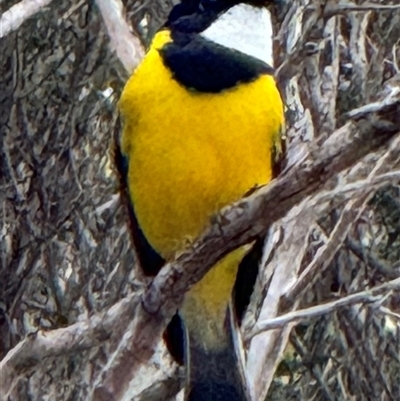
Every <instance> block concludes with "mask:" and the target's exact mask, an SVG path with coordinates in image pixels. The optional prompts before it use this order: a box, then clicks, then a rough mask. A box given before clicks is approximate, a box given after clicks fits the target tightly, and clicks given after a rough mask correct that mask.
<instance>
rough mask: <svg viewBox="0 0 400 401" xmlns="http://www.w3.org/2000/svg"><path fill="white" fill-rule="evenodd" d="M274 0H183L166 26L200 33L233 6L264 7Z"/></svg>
mask: <svg viewBox="0 0 400 401" xmlns="http://www.w3.org/2000/svg"><path fill="white" fill-rule="evenodd" d="M273 2H274V0H247V1H246V0H245V1H241V0H182V1H181V3H179V4H177V5H176V6H175V7H174V8H173V9H172V10H171V12H170V14H169V16H168V20H167V22H166V23H165V26H166V27H168V28H170V29H171V30H172V31H175V32H176V31H178V32H182V33H199V32H202V31H203V30H204V29H206V28H207V27H208V26H209V25H210V24H211V23H212V22H213V21H215V20H216V19H217V18H218V16H219V15H221V14H222V13H223V12H225V11H227V10H229V9H230V8H231V7H233V6H235V5H237V4H241V3H246V4H251V5H253V6H255V7H264V6H267V5H268V4H272V3H273Z"/></svg>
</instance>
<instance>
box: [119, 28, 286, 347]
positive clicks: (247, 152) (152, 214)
mask: <svg viewBox="0 0 400 401" xmlns="http://www.w3.org/2000/svg"><path fill="white" fill-rule="evenodd" d="M169 41H171V39H170V35H169V33H168V31H161V32H160V33H158V34H157V35H156V37H155V39H154V41H153V43H152V46H151V48H150V50H149V52H148V53H147V55H146V57H145V59H144V60H143V62H142V63H141V65H140V66H139V67H138V68H137V70H136V71H135V73H134V74H133V75H132V77H131V78H130V79H129V81H128V82H127V84H126V86H125V88H124V91H123V94H122V97H121V100H120V104H119V106H120V110H121V113H122V116H123V119H124V131H123V135H122V142H121V147H122V152H123V153H124V154H126V155H127V156H128V158H129V172H128V187H129V192H130V197H131V199H132V201H133V204H134V209H135V214H136V217H137V220H138V223H139V226H140V227H141V229H142V231H143V233H144V235H145V236H146V238H147V240H148V241H149V243H150V245H151V246H152V247H153V248H154V249H155V250H156V251H157V252H158V253H159V254H160V255H161V256H162V257H163V258H164V259H166V260H171V259H173V258H174V256H175V254H176V253H177V252H178V251H180V250H182V249H183V248H185V247H187V246H188V245H189V244H190V242H191V241H193V240H194V239H196V238H197V237H198V236H199V235H200V234H201V233H202V232H203V231H204V230H205V228H206V227H207V226H208V225H209V224H210V218H211V217H212V216H213V215H214V214H215V213H216V212H218V211H219V210H220V209H221V208H222V207H223V206H226V205H228V204H230V203H232V202H234V201H236V200H238V199H240V198H241V197H242V196H244V195H245V194H246V192H248V191H249V190H250V189H252V188H254V187H256V186H260V185H263V184H266V183H268V182H269V181H270V180H271V178H272V164H273V160H272V154H273V148H274V147H276V148H278V149H280V131H281V127H282V124H283V119H284V117H283V106H282V100H281V97H280V94H279V92H278V90H277V88H276V84H275V81H274V78H273V77H272V76H271V75H267V74H265V75H261V76H259V77H258V78H257V79H256V80H254V81H253V82H250V83H246V84H240V85H238V86H236V87H234V88H232V89H228V90H225V91H223V92H221V93H199V92H196V91H194V90H190V88H185V87H184V86H182V85H181V84H179V83H178V82H177V81H176V80H175V79H174V77H173V73H172V72H171V71H170V70H169V69H167V68H166V67H165V66H164V64H163V61H162V59H161V57H160V54H159V51H158V50H159V49H161V48H162V47H163V46H164V45H165V44H166V43H168V42H169ZM244 253H245V249H244V248H243V249H239V250H236V251H235V252H232V253H231V254H230V255H227V256H226V257H225V258H224V259H223V260H222V261H221V262H219V264H218V265H217V266H214V267H213V269H212V270H211V271H210V272H209V273H208V274H207V275H206V277H204V278H203V280H201V281H200V282H199V283H198V284H196V285H195V286H194V287H193V288H192V289H191V291H190V292H189V294H187V296H186V300H185V304H184V306H183V309H182V311H183V316H184V318H185V323H186V327H187V329H188V331H189V333H190V335H191V336H192V337H197V339H198V342H200V343H202V344H203V345H202V346H203V347H204V348H205V349H208V350H213V349H218V348H223V347H225V346H226V344H225V343H226V341H225V340H226V335H224V330H225V331H226V328H224V321H225V314H226V307H227V305H228V303H229V299H230V296H231V292H232V287H233V285H234V281H235V277H236V271H237V266H238V263H239V261H240V260H241V258H242V257H243V255H244Z"/></svg>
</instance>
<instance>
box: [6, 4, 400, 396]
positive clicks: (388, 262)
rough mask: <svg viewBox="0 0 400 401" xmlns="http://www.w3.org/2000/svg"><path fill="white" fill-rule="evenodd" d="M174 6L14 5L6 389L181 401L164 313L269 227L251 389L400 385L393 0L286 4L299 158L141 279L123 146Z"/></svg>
mask: <svg viewBox="0 0 400 401" xmlns="http://www.w3.org/2000/svg"><path fill="white" fill-rule="evenodd" d="M28 3H29V4H28ZM33 3H35V7H37V9H36V11H35V12H36V14H35V13H32V12H31V14H32V16H30V17H29V18H27V16H24V15H22V19H21V18H20V21H21V24H18V23H16V24H15V25H13V22H16V21H17V17H16V15H17V14H16V11H19V10H22V12H23V10H24V9H25V10H27V9H28V8H29V7H28V5H29V6H30V7H31V6H32V4H33ZM171 4H172V1H168V0H165V1H154V0H153V1H147V0H143V1H130V0H125V1H123V4H122V3H120V2H119V0H114V1H111V0H110V1H105V0H98V1H96V2H87V1H84V0H82V1H72V0H71V1H67V0H66V1H63V2H51V1H48V0H47V1H46V0H42V1H39V0H36V1H28V0H24V1H21V2H18V1H3V2H2V7H3V14H2V16H1V17H0V25H2V26H3V29H4V27H5V26H6V23H7V24H10V25H7V27H10V29H9V30H7V31H6V30H5V29H4V30H3V31H2V32H3V34H0V37H1V39H0V46H1V49H0V52H1V54H2V55H3V56H2V57H1V58H0V65H1V81H0V85H1V86H0V101H1V111H2V112H1V113H0V130H1V132H0V137H1V139H2V142H1V149H0V150H1V157H0V162H1V170H0V177H1V184H0V185H1V191H0V200H1V209H0V221H1V238H0V249H1V258H0V277H1V293H0V359H1V362H0V388H1V390H0V400H3V399H4V400H21V401H24V400H43V399H49V400H90V399H93V400H103V399H104V400H122V399H123V400H130V399H133V400H137V401H139V400H140V401H149V400H160V399H161V400H166V399H169V398H173V397H175V395H176V393H177V392H178V391H179V389H180V387H181V376H182V372H180V371H179V369H178V368H177V366H176V365H175V364H174V363H173V362H172V361H171V360H170V359H169V357H168V354H167V353H166V351H165V349H164V347H163V345H162V343H161V342H159V338H160V333H161V332H162V329H163V325H164V324H165V321H167V320H168V317H169V316H170V315H171V313H172V312H173V310H174V308H175V307H176V305H177V304H178V303H179V300H180V299H181V298H182V295H183V294H184V292H185V290H186V289H187V288H188V286H189V285H190V284H191V283H193V282H194V281H195V280H198V279H200V278H201V276H202V275H203V274H205V272H206V270H207V269H208V268H209V267H210V266H211V265H212V264H213V262H214V261H215V260H216V259H217V258H218V257H220V256H221V255H222V254H223V253H225V252H227V251H229V250H230V249H232V248H233V247H235V246H237V245H239V244H240V243H243V242H247V241H249V240H251V238H253V237H254V235H256V234H259V233H263V232H265V233H266V246H265V255H264V260H263V264H262V272H261V274H260V276H259V280H258V283H257V286H256V291H255V293H254V296H253V299H252V304H251V307H250V309H249V311H248V313H247V316H246V320H245V325H244V327H243V333H244V338H245V340H246V345H247V350H248V354H247V356H248V367H247V368H248V369H247V371H248V377H249V380H250V383H251V388H252V392H253V396H254V400H257V401H258V400H299V401H300V400H321V401H322V400H323V401H325V400H334V401H337V400H343V401H344V400H357V401H358V400H382V401H388V400H397V399H399V397H400V307H399V305H400V292H399V291H400V263H399V260H400V136H399V135H400V42H399V38H400V7H399V5H398V1H385V0H382V1H370V2H365V1H362V0H359V1H356V2H347V1H342V0H337V1H335V0H329V1H306V0H293V1H289V0H286V1H282V2H281V4H280V6H279V8H277V9H276V10H275V13H274V18H275V23H276V24H275V25H276V34H277V40H276V49H275V50H276V52H275V53H276V60H277V67H278V71H277V76H278V79H279V83H280V86H281V89H282V93H283V95H284V97H285V100H286V104H287V108H288V110H287V120H288V130H287V137H288V152H287V169H286V171H284V172H283V174H282V176H281V177H280V178H279V179H278V180H276V181H275V182H274V183H273V184H272V185H270V186H268V187H267V188H263V189H261V190H260V191H258V192H257V193H255V194H253V195H251V196H250V197H249V198H246V199H244V200H242V201H240V202H238V203H237V204H236V205H235V206H234V207H233V208H227V209H225V210H224V211H223V212H222V214H221V215H219V216H217V217H216V218H215V219H214V220H213V222H212V224H211V225H210V229H209V230H208V231H207V232H206V233H205V234H204V236H202V238H200V239H199V241H197V242H196V243H195V244H193V246H192V247H191V249H189V250H187V251H186V252H184V253H183V254H182V255H179V257H178V258H177V260H176V261H175V262H174V263H172V264H171V265H169V266H167V267H166V269H165V270H164V271H163V272H162V274H160V275H159V276H158V277H157V279H156V280H154V282H152V283H151V285H150V286H148V283H146V282H144V281H143V279H142V278H141V277H140V275H138V274H137V271H136V269H135V256H134V252H133V249H132V246H131V242H130V237H129V231H128V227H127V225H126V222H127V216H126V212H125V210H124V208H123V206H122V205H121V203H120V197H119V191H118V184H117V182H116V177H115V174H114V172H113V170H112V166H111V163H110V149H111V144H112V136H113V131H114V127H115V124H116V117H117V114H116V110H115V101H116V99H117V98H118V95H119V93H120V91H121V89H122V86H123V82H124V80H125V79H126V77H127V69H131V68H133V66H135V65H136V64H137V62H138V61H139V59H140V57H141V55H142V54H143V49H142V47H141V43H142V44H143V45H145V44H147V43H149V38H151V36H152V34H153V33H154V32H155V31H156V30H157V29H158V27H159V26H160V24H161V22H162V21H163V19H164V18H165V15H166V13H167V12H168V10H169V9H170V7H171ZM13 6H14V7H13ZM122 6H123V8H122ZM15 7H19V9H17V8H15ZM107 7H108V8H107ZM10 11H13V12H14V14H12V13H8V14H7V12H10ZM18 16H19V17H20V15H18ZM7 18H8V19H7ZM10 21H11V22H10ZM17 22H18V21H17ZM130 25H132V26H133V29H134V31H132V32H133V33H132V32H131V31H130V30H129V26H130ZM113 27H114V29H113ZM138 38H139V39H140V41H139V40H138ZM221 233H222V235H221Z"/></svg>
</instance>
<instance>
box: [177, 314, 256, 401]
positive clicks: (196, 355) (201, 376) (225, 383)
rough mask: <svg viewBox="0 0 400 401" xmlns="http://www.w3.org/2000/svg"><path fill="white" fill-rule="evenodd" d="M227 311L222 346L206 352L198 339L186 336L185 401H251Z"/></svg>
mask: <svg viewBox="0 0 400 401" xmlns="http://www.w3.org/2000/svg"><path fill="white" fill-rule="evenodd" d="M232 319H233V315H232V313H230V312H229V311H228V313H227V318H226V322H225V326H226V327H225V328H226V332H225V334H226V338H225V339H224V338H221V342H220V344H223V346H222V347H219V348H218V349H207V348H206V347H205V346H204V344H202V343H201V339H200V341H199V340H198V339H196V336H191V335H190V333H188V335H187V347H186V349H187V354H186V358H187V360H186V369H187V372H186V377H187V384H186V391H185V401H248V400H249V397H248V390H247V386H246V380H245V376H244V373H243V366H242V361H241V358H240V357H239V354H238V352H237V351H238V344H237V341H236V340H235V339H236V335H237V334H235V332H234V330H236V328H235V327H234V324H233V320H232Z"/></svg>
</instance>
